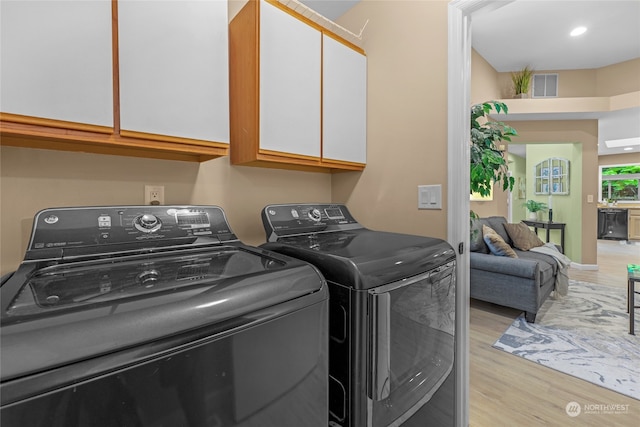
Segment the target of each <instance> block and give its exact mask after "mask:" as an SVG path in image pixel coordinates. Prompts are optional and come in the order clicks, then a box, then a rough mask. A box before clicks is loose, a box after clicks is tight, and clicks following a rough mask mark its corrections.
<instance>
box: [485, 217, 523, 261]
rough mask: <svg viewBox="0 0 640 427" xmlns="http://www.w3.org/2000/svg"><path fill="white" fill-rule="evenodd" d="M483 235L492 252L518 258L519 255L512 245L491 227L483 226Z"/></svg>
mask: <svg viewBox="0 0 640 427" xmlns="http://www.w3.org/2000/svg"><path fill="white" fill-rule="evenodd" d="M482 236H483V239H484V242H485V243H486V244H487V246H488V247H489V250H490V251H491V253H492V254H494V255H497V256H507V257H509V258H518V255H516V253H515V252H514V251H513V249H511V246H509V244H508V243H507V242H505V241H504V239H503V238H502V237H501V236H500V235H499V234H498V233H497V232H496V231H495V230H494V229H493V228H491V227H487V226H486V225H483V226H482Z"/></svg>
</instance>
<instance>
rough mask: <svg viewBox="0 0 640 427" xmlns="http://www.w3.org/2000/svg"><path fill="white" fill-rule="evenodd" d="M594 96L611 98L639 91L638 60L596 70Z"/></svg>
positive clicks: (639, 68)
mask: <svg viewBox="0 0 640 427" xmlns="http://www.w3.org/2000/svg"><path fill="white" fill-rule="evenodd" d="M596 82H597V88H598V90H597V93H596V96H613V95H621V94H623V93H629V92H635V91H639V90H640V58H638V59H633V60H631V61H625V62H621V63H619V64H613V65H609V66H608V67H602V68H599V69H597V70H596Z"/></svg>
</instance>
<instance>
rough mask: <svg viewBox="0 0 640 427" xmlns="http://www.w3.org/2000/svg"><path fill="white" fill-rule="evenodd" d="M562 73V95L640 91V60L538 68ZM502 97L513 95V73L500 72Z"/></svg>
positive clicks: (604, 94) (559, 85)
mask: <svg viewBox="0 0 640 427" xmlns="http://www.w3.org/2000/svg"><path fill="white" fill-rule="evenodd" d="M535 73H537V74H543V73H556V74H558V97H559V98H575V97H590V96H614V95H620V94H624V93H630V92H635V91H639V90H640V59H634V60H631V61H626V62H621V63H620V64H614V65H609V66H607V67H602V68H597V69H585V70H535ZM497 76H498V85H499V87H500V95H499V96H500V98H503V99H508V98H513V94H514V92H513V88H512V84H511V73H497Z"/></svg>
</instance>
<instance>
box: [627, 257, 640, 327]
mask: <svg viewBox="0 0 640 427" xmlns="http://www.w3.org/2000/svg"><path fill="white" fill-rule="evenodd" d="M636 282H638V283H640V265H638V264H628V265H627V312H628V313H629V334H631V335H635V331H634V329H635V328H634V326H635V324H634V322H635V316H634V314H635V313H634V312H635V309H636V308H640V305H635V295H636V294H638V293H640V291H636V289H635V284H636Z"/></svg>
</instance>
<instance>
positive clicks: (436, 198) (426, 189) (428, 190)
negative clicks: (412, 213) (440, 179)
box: [418, 184, 442, 209]
mask: <svg viewBox="0 0 640 427" xmlns="http://www.w3.org/2000/svg"><path fill="white" fill-rule="evenodd" d="M418 209H442V185H441V184H435V185H418Z"/></svg>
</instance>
